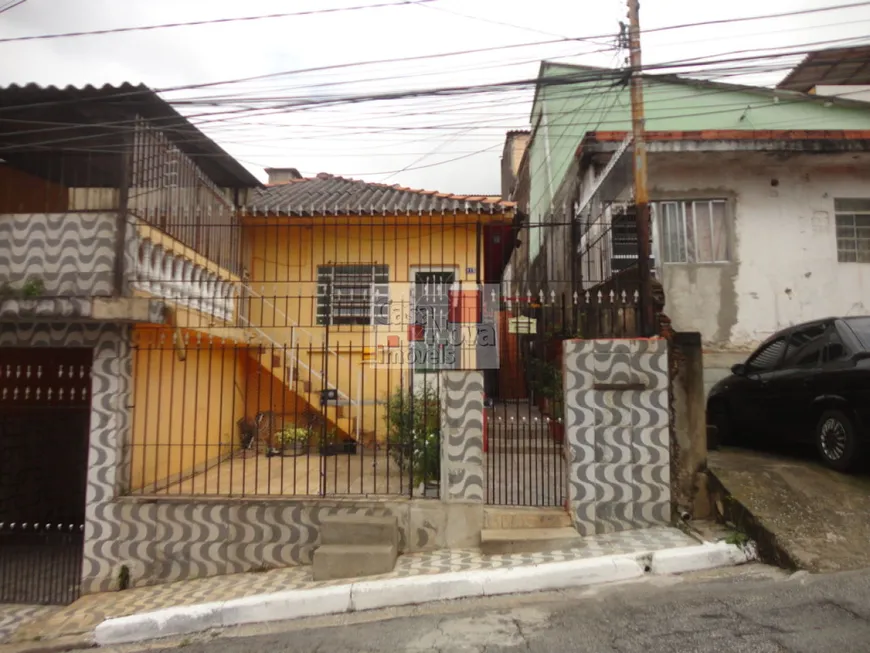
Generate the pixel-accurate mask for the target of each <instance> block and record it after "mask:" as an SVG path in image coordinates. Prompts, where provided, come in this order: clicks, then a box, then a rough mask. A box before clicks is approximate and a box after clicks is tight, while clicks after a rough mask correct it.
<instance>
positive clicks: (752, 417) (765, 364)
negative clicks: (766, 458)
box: [730, 335, 788, 435]
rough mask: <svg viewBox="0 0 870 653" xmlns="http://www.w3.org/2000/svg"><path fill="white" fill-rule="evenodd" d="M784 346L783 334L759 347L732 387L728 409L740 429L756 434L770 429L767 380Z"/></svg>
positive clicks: (768, 383)
mask: <svg viewBox="0 0 870 653" xmlns="http://www.w3.org/2000/svg"><path fill="white" fill-rule="evenodd" d="M787 344H788V341H787V338H786V336H784V335H783V336H779V337H776V338H774V339H772V340H770V341H768V342H766V343H765V344H763V345H761V347H759V348H758V349H757V350H756V351H755V353H753V354H752V355H751V356H750V357H749V359H748V360H747V361H746V365H745V368H744V371H743V373H742V374H741V375H740V377H739V378H738V379H737V380H736V382H735V384H734V388H733V390H732V399H731V401H730V410H731V411H732V413H733V415H734V417H735V418H736V421H737V423H738V424H739V425H740V426H741V427H743V428H746V429H747V430H749V431H752V432H753V433H755V434H756V435H761V434H764V433H766V432H767V431H768V430H769V428H770V424H771V415H770V413H769V408H770V396H771V395H770V378H771V374H773V373H774V372H775V371H776V369H777V368H778V367H779V363H780V361H781V360H782V357H783V355H784V354H785V351H786V349H787Z"/></svg>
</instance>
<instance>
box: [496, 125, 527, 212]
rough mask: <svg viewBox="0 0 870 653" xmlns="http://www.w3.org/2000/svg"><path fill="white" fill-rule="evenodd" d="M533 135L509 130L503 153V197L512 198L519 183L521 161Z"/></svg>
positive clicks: (505, 198)
mask: <svg viewBox="0 0 870 653" xmlns="http://www.w3.org/2000/svg"><path fill="white" fill-rule="evenodd" d="M530 138H531V135H530V134H528V133H526V132H508V134H507V137H506V138H505V144H504V149H503V150H502V155H501V198H502V199H504V200H510V199H512V197H511V195H512V193H513V191H514V189H515V187H516V184H517V175H518V173H519V170H520V161H521V160H522V158H523V153H524V152H525V151H526V147H527V146H528V144H529V139H530Z"/></svg>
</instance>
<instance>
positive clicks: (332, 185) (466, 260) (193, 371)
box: [131, 175, 513, 495]
mask: <svg viewBox="0 0 870 653" xmlns="http://www.w3.org/2000/svg"><path fill="white" fill-rule="evenodd" d="M512 218H513V207H512V205H511V204H509V203H505V202H502V201H500V200H498V199H496V198H490V197H485V196H476V197H471V196H456V195H447V194H440V193H434V192H427V191H419V190H413V189H406V188H400V187H396V186H387V185H382V184H373V183H366V182H362V181H357V180H350V179H344V178H340V177H333V176H330V175H319V176H318V177H315V178H311V179H303V178H295V179H291V180H288V181H286V182H284V183H280V184H272V185H269V186H267V187H266V188H263V189H260V190H256V191H253V192H252V193H251V196H250V197H249V202H248V206H247V207H246V208H245V210H244V212H243V213H242V214H241V215H240V229H241V239H240V242H241V247H240V258H241V266H240V268H239V269H240V270H241V272H240V273H239V274H238V276H236V275H235V274H233V273H230V272H228V271H226V270H223V271H216V272H219V273H220V274H218V276H220V277H221V278H226V279H227V280H228V281H229V283H227V284H225V285H224V286H221V287H220V288H211V287H210V288H209V290H208V291H206V292H202V288H201V287H200V288H199V290H196V291H195V292H199V293H200V295H201V296H200V297H199V298H198V300H199V301H195V300H194V299H191V298H189V297H188V298H186V299H185V298H184V293H183V292H182V293H178V295H179V296H178V297H176V298H175V302H174V304H170V306H172V311H171V318H172V319H171V320H170V323H169V324H166V325H162V326H140V327H137V328H136V331H135V334H134V342H135V357H134V386H135V402H134V403H135V410H134V428H133V445H134V446H133V456H132V460H131V488H132V489H133V491H138V492H143V493H158V494H160V493H166V494H180V495H190V494H220V495H224V494H231V495H264V494H265V495H318V494H319V495H323V494H360V493H362V494H382V493H384V494H396V493H397V492H399V493H403V492H404V491H406V489H407V485H408V483H409V482H410V481H409V480H407V479H406V478H405V475H406V473H407V470H406V468H405V467H406V466H404V465H401V464H399V465H397V464H395V453H393V454H392V458H391V457H390V456H391V454H390V452H389V450H388V447H387V437H388V430H389V429H388V428H387V420H388V415H387V412H388V410H389V401H390V398H391V397H393V399H394V401H399V402H404V401H408V399H407V398H408V397H410V396H412V395H414V396H420V395H421V394H422V395H424V396H425V395H426V394H427V390H426V388H429V390H428V392H430V393H431V392H432V391H434V384H435V379H436V378H437V372H438V371H440V370H443V369H477V367H478V366H479V360H478V358H479V356H480V355H481V354H480V351H481V342H480V340H481V333H480V329H479V327H480V324H481V322H482V321H483V320H482V315H481V310H482V301H481V290H480V289H481V288H482V287H483V286H484V284H486V283H487V282H490V283H491V282H493V281H494V282H495V283H497V280H498V275H499V274H500V270H501V268H500V266H501V264H502V259H503V256H504V255H503V246H504V243H505V242H506V240H507V233H508V231H509V229H510V224H511V221H512ZM170 245H171V244H170ZM164 248H165V249H168V250H171V249H172V247H169V246H167V245H166V244H165V243H164ZM185 287H187V288H188V289H189V290H190V291H194V290H195V288H196V287H195V285H189V286H185ZM153 291H154V287H153V285H152V287H150V288H148V287H145V288H140V292H142V293H145V294H147V293H148V292H153ZM205 296H208V297H209V298H211V297H214V298H215V301H216V302H217V304H215V303H209V304H208V308H209V309H210V310H205V308H206V304H205ZM209 301H210V302H211V301H212V300H211V299H209ZM216 306H217V308H218V310H217V311H215V310H212V309H214V308H215V307H216ZM487 337H490V338H492V337H494V333H492V334H490V333H487V334H485V335H484V336H483V338H484V339H485V338H487ZM491 344H492V343H491ZM302 432H305V433H307V434H308V437H307V438H305V443H304V444H303V445H298V444H297V443H296V441H298V440H300V439H302V436H301V435H298V434H300V433H302ZM287 434H290V435H287ZM288 438H290V440H288ZM291 440H292V441H293V442H292V444H294V445H296V449H297V453H296V454H295V455H294V456H293V457H288V456H287V455H281V454H280V453H278V452H280V451H281V450H286V449H287V448H288V445H289V444H291ZM324 443H328V445H329V446H330V447H332V449H333V450H332V451H328V452H327V453H326V454H325V453H324V451H323V445H324ZM335 449H337V450H338V451H337V453H336V451H335ZM299 450H304V453H303V454H299V453H298V451H299ZM325 455H329V458H328V459H327V458H324V456H325ZM370 467H371V468H372V469H369V468H370Z"/></svg>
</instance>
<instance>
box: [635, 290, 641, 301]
mask: <svg viewBox="0 0 870 653" xmlns="http://www.w3.org/2000/svg"><path fill="white" fill-rule="evenodd" d="M639 301H640V293H639V292H638V291H636V290H635V291H634V303H635V304H637V303H638V302H639Z"/></svg>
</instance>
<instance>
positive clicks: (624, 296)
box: [622, 290, 628, 304]
mask: <svg viewBox="0 0 870 653" xmlns="http://www.w3.org/2000/svg"><path fill="white" fill-rule="evenodd" d="M627 297H628V295H627V294H626V292H625V291H624V290H623V291H622V303H623V304H625V303H626V300H627Z"/></svg>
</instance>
